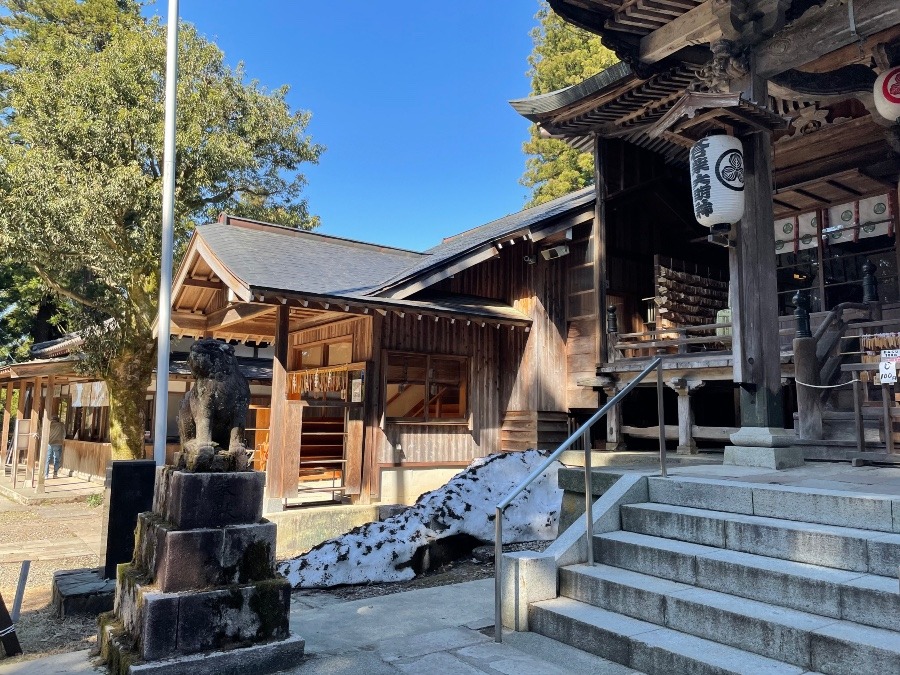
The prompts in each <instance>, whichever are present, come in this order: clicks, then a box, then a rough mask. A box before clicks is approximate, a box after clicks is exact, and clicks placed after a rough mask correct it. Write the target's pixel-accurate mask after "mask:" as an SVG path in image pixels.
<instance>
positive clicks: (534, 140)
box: [520, 2, 618, 206]
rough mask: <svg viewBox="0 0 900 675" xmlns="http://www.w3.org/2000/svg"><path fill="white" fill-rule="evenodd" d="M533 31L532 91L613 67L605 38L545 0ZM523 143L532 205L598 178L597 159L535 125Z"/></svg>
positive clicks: (556, 86)
mask: <svg viewBox="0 0 900 675" xmlns="http://www.w3.org/2000/svg"><path fill="white" fill-rule="evenodd" d="M535 18H536V19H537V20H538V25H537V26H536V27H535V28H534V29H532V31H531V39H532V41H533V42H534V49H533V50H532V52H531V55H530V56H529V57H528V64H529V65H530V66H531V68H530V69H529V71H528V76H529V77H530V78H531V95H532V96H537V95H540V94H547V93H549V92H551V91H556V90H558V89H563V88H565V87H568V86H570V85H573V84H578V83H579V82H581V81H582V80H585V79H587V78H588V77H591V76H592V75H596V74H597V73H599V72H600V71H601V70H603V69H605V68H608V67H609V66H611V65H613V64H614V63H615V62H616V61H617V60H618V59H616V56H615V54H613V53H612V52H611V51H610V50H608V49H607V48H606V47H604V46H603V45H602V44H600V38H599V37H598V36H596V35H594V34H593V33H589V32H587V31H585V30H582V29H580V28H576V27H575V26H573V25H571V24H569V23H566V22H565V21H563V20H562V19H561V18H560V17H559V16H558V15H557V14H556V13H554V12H553V10H551V9H550V7H549V6H548V5H547V3H546V2H541V7H540V9H539V10H538V13H537V14H536V15H535ZM530 135H531V138H530V139H529V140H528V141H527V142H526V143H525V144H524V145H523V150H524V151H525V154H526V155H528V158H527V159H526V160H525V173H524V175H523V176H522V178H521V180H520V182H521V183H522V185H524V186H525V187H528V188H531V191H532V192H531V199H530V201H529V202H528V206H536V205H538V204H543V203H544V202H548V201H550V200H551V199H556V198H557V197H561V196H563V195H565V194H568V193H569V192H572V191H573V190H577V189H579V188H582V187H584V186H586V185H589V184H590V183H592V182H593V181H594V159H593V157H592V155H591V153H589V152H578V151H577V150H575V149H574V148H572V147H570V146H568V145H566V144H565V143H564V142H563V141H561V140H558V139H555V138H541V135H540V130H539V129H538V127H537V125H536V124H532V125H531V131H530Z"/></svg>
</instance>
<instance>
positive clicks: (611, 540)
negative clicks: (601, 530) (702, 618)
mask: <svg viewBox="0 0 900 675" xmlns="http://www.w3.org/2000/svg"><path fill="white" fill-rule="evenodd" d="M648 540H649V541H653V542H654V544H656V545H653V546H651V545H649V542H648ZM697 549H700V550H704V549H702V548H700V547H698V546H696V545H695V544H687V543H684V542H680V541H670V540H650V539H649V537H644V536H643V535H639V534H633V533H631V532H611V533H609V534H604V535H599V536H596V537H594V556H595V558H596V560H598V561H600V562H602V563H603V564H604V565H612V566H613V567H622V568H624V569H628V570H632V571H633V572H640V573H642V574H649V575H650V576H654V577H661V578H663V579H669V580H671V581H680V582H681V583H684V584H693V583H694V582H695V580H696V575H697V571H696V570H697V555H696V551H697Z"/></svg>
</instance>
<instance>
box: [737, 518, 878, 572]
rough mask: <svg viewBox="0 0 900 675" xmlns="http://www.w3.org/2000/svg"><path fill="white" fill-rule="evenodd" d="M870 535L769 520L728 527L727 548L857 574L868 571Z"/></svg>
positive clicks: (750, 521) (739, 522)
mask: <svg viewBox="0 0 900 675" xmlns="http://www.w3.org/2000/svg"><path fill="white" fill-rule="evenodd" d="M867 534H868V533H866V532H862V531H859V530H845V529H844V528H836V527H831V526H828V525H819V526H815V525H813V526H807V527H803V526H793V527H792V526H783V525H781V524H780V523H779V522H778V521H776V520H774V519H773V520H770V519H768V518H754V519H749V518H748V519H747V520H746V521H742V520H739V519H738V520H729V521H728V522H727V523H726V524H725V538H726V540H727V541H728V548H730V549H733V550H735V551H743V552H744V553H755V554H757V555H763V556H768V557H771V558H781V559H783V560H793V561H796V562H803V563H810V564H812V565H824V566H825V567H834V568H837V569H844V570H855V571H857V572H866V571H868V560H867V553H866V542H867V537H866V535H867Z"/></svg>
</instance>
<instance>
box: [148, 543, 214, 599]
mask: <svg viewBox="0 0 900 675" xmlns="http://www.w3.org/2000/svg"><path fill="white" fill-rule="evenodd" d="M160 529H162V528H160ZM224 535H225V531H224V530H223V529H222V528H204V529H196V530H171V529H165V534H164V537H163V543H162V551H161V554H160V555H158V556H157V558H156V569H155V570H154V573H153V578H154V580H155V582H156V584H157V585H158V586H159V590H160V591H162V592H164V593H175V592H178V591H187V590H195V589H202V588H208V587H210V586H221V585H223V584H226V583H229V582H230V580H226V579H225V578H224V575H223V569H222V548H223V542H224V538H225V536H224Z"/></svg>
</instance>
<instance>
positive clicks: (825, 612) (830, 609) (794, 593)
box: [696, 551, 859, 619]
mask: <svg viewBox="0 0 900 675" xmlns="http://www.w3.org/2000/svg"><path fill="white" fill-rule="evenodd" d="M696 561H697V567H696V569H697V586H700V587H701V588H709V589H711V590H714V591H720V592H722V593H733V592H734V590H735V589H736V588H739V589H741V594H742V595H743V596H745V597H748V598H750V599H753V600H759V601H760V602H767V603H770V604H773V605H781V606H783V607H789V608H791V609H797V610H800V611H802V612H809V613H811V614H819V615H821V616H829V617H832V618H835V619H839V618H840V616H841V584H842V583H844V582H847V581H849V580H850V579H854V578H856V577H858V576H859V573H858V572H847V571H843V570H830V569H827V568H813V567H810V566H809V565H806V564H803V563H796V562H791V561H789V560H777V559H775V558H761V557H759V556H753V555H750V554H747V553H740V552H738V551H717V552H713V553H710V554H708V555H701V556H697V559H696Z"/></svg>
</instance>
